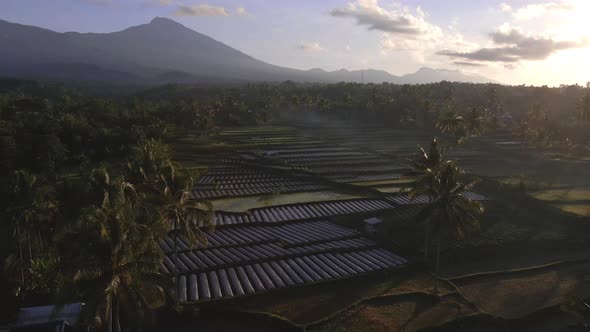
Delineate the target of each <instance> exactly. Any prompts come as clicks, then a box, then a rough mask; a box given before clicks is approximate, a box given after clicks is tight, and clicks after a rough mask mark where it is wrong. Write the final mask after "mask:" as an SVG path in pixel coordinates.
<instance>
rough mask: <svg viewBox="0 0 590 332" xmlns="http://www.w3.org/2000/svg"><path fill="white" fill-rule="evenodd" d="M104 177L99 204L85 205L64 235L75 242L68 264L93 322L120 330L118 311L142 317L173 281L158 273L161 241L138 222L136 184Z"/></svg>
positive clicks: (158, 302)
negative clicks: (85, 207)
mask: <svg viewBox="0 0 590 332" xmlns="http://www.w3.org/2000/svg"><path fill="white" fill-rule="evenodd" d="M105 175H106V176H105V178H104V179H105V182H104V184H105V185H106V186H107V187H106V188H104V197H103V200H102V202H101V204H100V206H95V207H89V208H87V209H85V210H84V211H83V214H82V217H81V218H80V221H79V223H78V225H77V227H76V228H75V230H73V231H71V233H70V234H69V236H66V239H67V241H68V242H70V243H76V244H77V246H76V247H74V248H76V249H77V250H76V252H75V254H74V253H72V257H68V262H69V264H68V265H67V268H68V272H69V275H70V276H71V277H72V279H73V280H74V284H75V286H76V288H77V289H78V291H79V292H80V293H79V294H80V295H81V296H82V299H83V300H84V301H85V303H86V304H87V306H88V308H89V313H91V314H92V315H93V317H92V318H93V321H94V324H95V325H97V326H104V325H105V323H106V324H107V328H108V331H112V330H113V329H114V330H115V331H117V332H120V331H121V321H120V311H121V309H123V310H125V311H126V312H127V313H136V314H138V315H142V314H143V312H144V310H145V309H148V308H149V309H152V308H156V307H158V306H161V305H162V304H164V303H165V301H166V300H167V299H170V298H171V296H170V289H171V288H172V285H171V283H170V280H169V279H168V278H167V277H165V276H163V275H161V274H160V273H158V270H159V268H160V264H161V261H162V256H161V255H162V253H161V251H160V248H159V241H158V238H157V237H156V236H155V234H154V233H153V232H152V230H151V229H150V228H149V227H147V226H146V225H145V224H142V223H141V222H139V221H140V220H139V218H138V216H140V214H141V207H140V205H139V204H138V202H139V200H138V199H139V197H138V195H137V193H136V191H135V188H134V187H133V185H131V184H130V183H129V182H125V181H124V180H122V179H118V180H115V181H111V180H110V178H109V177H108V173H106V172H105ZM69 246H70V247H71V244H69ZM70 251H71V250H70ZM63 293H64V294H67V293H68V290H67V289H64V290H63ZM137 321H139V320H137Z"/></svg>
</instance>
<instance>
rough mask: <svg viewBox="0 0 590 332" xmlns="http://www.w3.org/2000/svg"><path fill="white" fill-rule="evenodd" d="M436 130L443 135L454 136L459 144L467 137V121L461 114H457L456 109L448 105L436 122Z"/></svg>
mask: <svg viewBox="0 0 590 332" xmlns="http://www.w3.org/2000/svg"><path fill="white" fill-rule="evenodd" d="M436 128H437V129H439V130H440V131H441V132H442V133H443V134H445V135H450V136H453V137H455V138H456V139H457V142H460V141H461V137H463V136H464V135H465V121H464V119H463V116H461V114H459V113H457V111H456V110H455V108H454V107H453V106H452V105H451V104H450V103H448V105H447V106H445V110H444V111H443V112H441V113H440V115H439V118H438V120H437V122H436Z"/></svg>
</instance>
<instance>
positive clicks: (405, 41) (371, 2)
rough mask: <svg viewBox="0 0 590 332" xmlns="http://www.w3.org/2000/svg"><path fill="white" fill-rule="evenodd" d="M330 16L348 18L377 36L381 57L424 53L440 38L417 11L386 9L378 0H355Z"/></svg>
mask: <svg viewBox="0 0 590 332" xmlns="http://www.w3.org/2000/svg"><path fill="white" fill-rule="evenodd" d="M330 15H332V16H333V17H337V18H352V19H354V21H356V24H357V25H359V26H363V27H366V28H367V29H368V30H369V31H379V32H381V33H382V34H383V35H382V37H381V42H380V48H381V54H382V55H385V54H387V53H388V52H391V51H403V50H412V51H417V50H424V49H426V48H430V47H432V45H433V44H435V43H437V42H438V41H440V40H441V39H442V38H443V36H444V34H443V30H442V29H441V28H440V27H438V26H436V25H433V24H430V23H429V22H427V21H426V15H425V13H424V12H423V11H422V9H421V8H420V7H417V8H416V10H414V11H411V10H410V9H409V8H407V7H404V6H402V5H400V4H394V5H391V6H389V7H388V8H387V9H386V8H384V7H382V6H380V4H379V1H378V0H356V1H354V2H349V3H348V4H347V5H346V6H344V7H340V8H335V9H332V10H331V11H330Z"/></svg>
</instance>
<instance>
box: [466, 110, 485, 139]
mask: <svg viewBox="0 0 590 332" xmlns="http://www.w3.org/2000/svg"><path fill="white" fill-rule="evenodd" d="M463 125H464V128H465V134H466V135H467V136H468V137H473V136H478V135H480V134H481V133H482V132H483V131H484V114H483V112H482V111H481V110H480V109H478V108H477V107H472V108H471V110H470V111H469V112H467V114H465V116H464V117H463Z"/></svg>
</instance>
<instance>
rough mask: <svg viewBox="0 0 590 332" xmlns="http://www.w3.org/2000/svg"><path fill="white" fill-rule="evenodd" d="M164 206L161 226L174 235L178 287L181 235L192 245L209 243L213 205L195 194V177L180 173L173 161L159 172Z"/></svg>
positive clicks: (161, 198) (213, 220)
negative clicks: (207, 235)
mask: <svg viewBox="0 0 590 332" xmlns="http://www.w3.org/2000/svg"><path fill="white" fill-rule="evenodd" d="M160 177H161V180H162V181H161V183H160V188H159V191H160V196H159V197H158V198H157V200H159V204H160V206H161V210H160V218H159V220H160V225H162V226H163V229H164V231H165V232H166V233H170V232H171V233H172V234H173V235H174V266H175V271H174V272H175V283H176V286H177V287H178V274H179V268H178V266H179V261H178V260H179V257H178V243H179V236H180V235H184V237H185V238H186V239H187V241H188V242H189V244H190V245H191V247H193V248H196V247H199V246H201V247H204V246H206V245H207V244H208V242H207V237H206V235H205V232H204V230H207V231H209V232H211V231H213V230H214V228H215V219H214V208H213V204H212V203H211V202H209V201H207V200H203V199H198V198H195V197H193V195H192V188H193V184H194V178H193V176H192V175H191V174H190V173H189V172H188V171H180V172H177V170H176V168H175V167H174V165H173V164H172V163H170V164H169V165H168V166H167V167H165V168H164V169H163V170H162V173H161V175H160Z"/></svg>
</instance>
